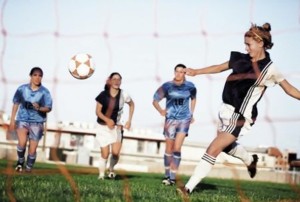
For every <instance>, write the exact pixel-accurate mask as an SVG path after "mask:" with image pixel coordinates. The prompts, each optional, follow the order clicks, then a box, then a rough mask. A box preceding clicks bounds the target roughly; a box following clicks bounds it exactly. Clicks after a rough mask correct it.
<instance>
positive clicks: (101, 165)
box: [99, 156, 107, 177]
mask: <svg viewBox="0 0 300 202" xmlns="http://www.w3.org/2000/svg"><path fill="white" fill-rule="evenodd" d="M106 163H107V159H104V158H102V156H100V159H99V177H104V174H105V169H106Z"/></svg>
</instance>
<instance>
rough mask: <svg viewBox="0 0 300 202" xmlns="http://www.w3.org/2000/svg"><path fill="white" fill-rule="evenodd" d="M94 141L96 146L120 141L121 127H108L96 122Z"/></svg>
mask: <svg viewBox="0 0 300 202" xmlns="http://www.w3.org/2000/svg"><path fill="white" fill-rule="evenodd" d="M96 130H97V132H96V138H95V143H96V146H97V147H105V146H107V145H110V144H113V143H115V142H122V139H123V133H122V129H121V128H120V127H118V126H115V127H114V129H109V128H108V126H106V125H100V124H97V127H96Z"/></svg>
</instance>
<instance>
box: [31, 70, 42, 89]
mask: <svg viewBox="0 0 300 202" xmlns="http://www.w3.org/2000/svg"><path fill="white" fill-rule="evenodd" d="M42 78H43V75H42V74H41V72H40V71H34V72H33V74H32V75H31V79H30V82H31V83H32V84H33V85H35V86H39V85H41V82H42Z"/></svg>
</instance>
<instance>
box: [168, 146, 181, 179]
mask: <svg viewBox="0 0 300 202" xmlns="http://www.w3.org/2000/svg"><path fill="white" fill-rule="evenodd" d="M180 161H181V152H173V161H172V169H171V171H170V179H171V180H175V179H176V172H177V170H178V168H179V165H180Z"/></svg>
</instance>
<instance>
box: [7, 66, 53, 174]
mask: <svg viewBox="0 0 300 202" xmlns="http://www.w3.org/2000/svg"><path fill="white" fill-rule="evenodd" d="M29 75H30V82H29V84H23V85H21V86H20V87H19V88H18V89H17V91H16V92H15V95H14V97H13V107H12V113H11V120H10V126H9V130H11V131H12V130H15V129H16V130H17V134H18V145H17V154H18V162H17V165H16V171H18V172H22V170H23V166H24V162H25V151H26V144H27V140H28V139H29V148H28V155H27V162H26V168H25V171H26V172H31V169H32V167H33V165H34V163H35V160H36V157H37V153H36V149H37V147H38V143H39V141H40V139H41V138H42V136H43V134H44V123H45V122H46V117H47V116H46V114H47V113H48V112H50V111H51V109H52V98H51V95H50V92H49V90H48V89H47V88H45V87H44V86H43V85H42V83H41V82H42V78H43V70H42V69H41V68H39V67H33V68H32V69H31V71H30V73H29Z"/></svg>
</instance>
